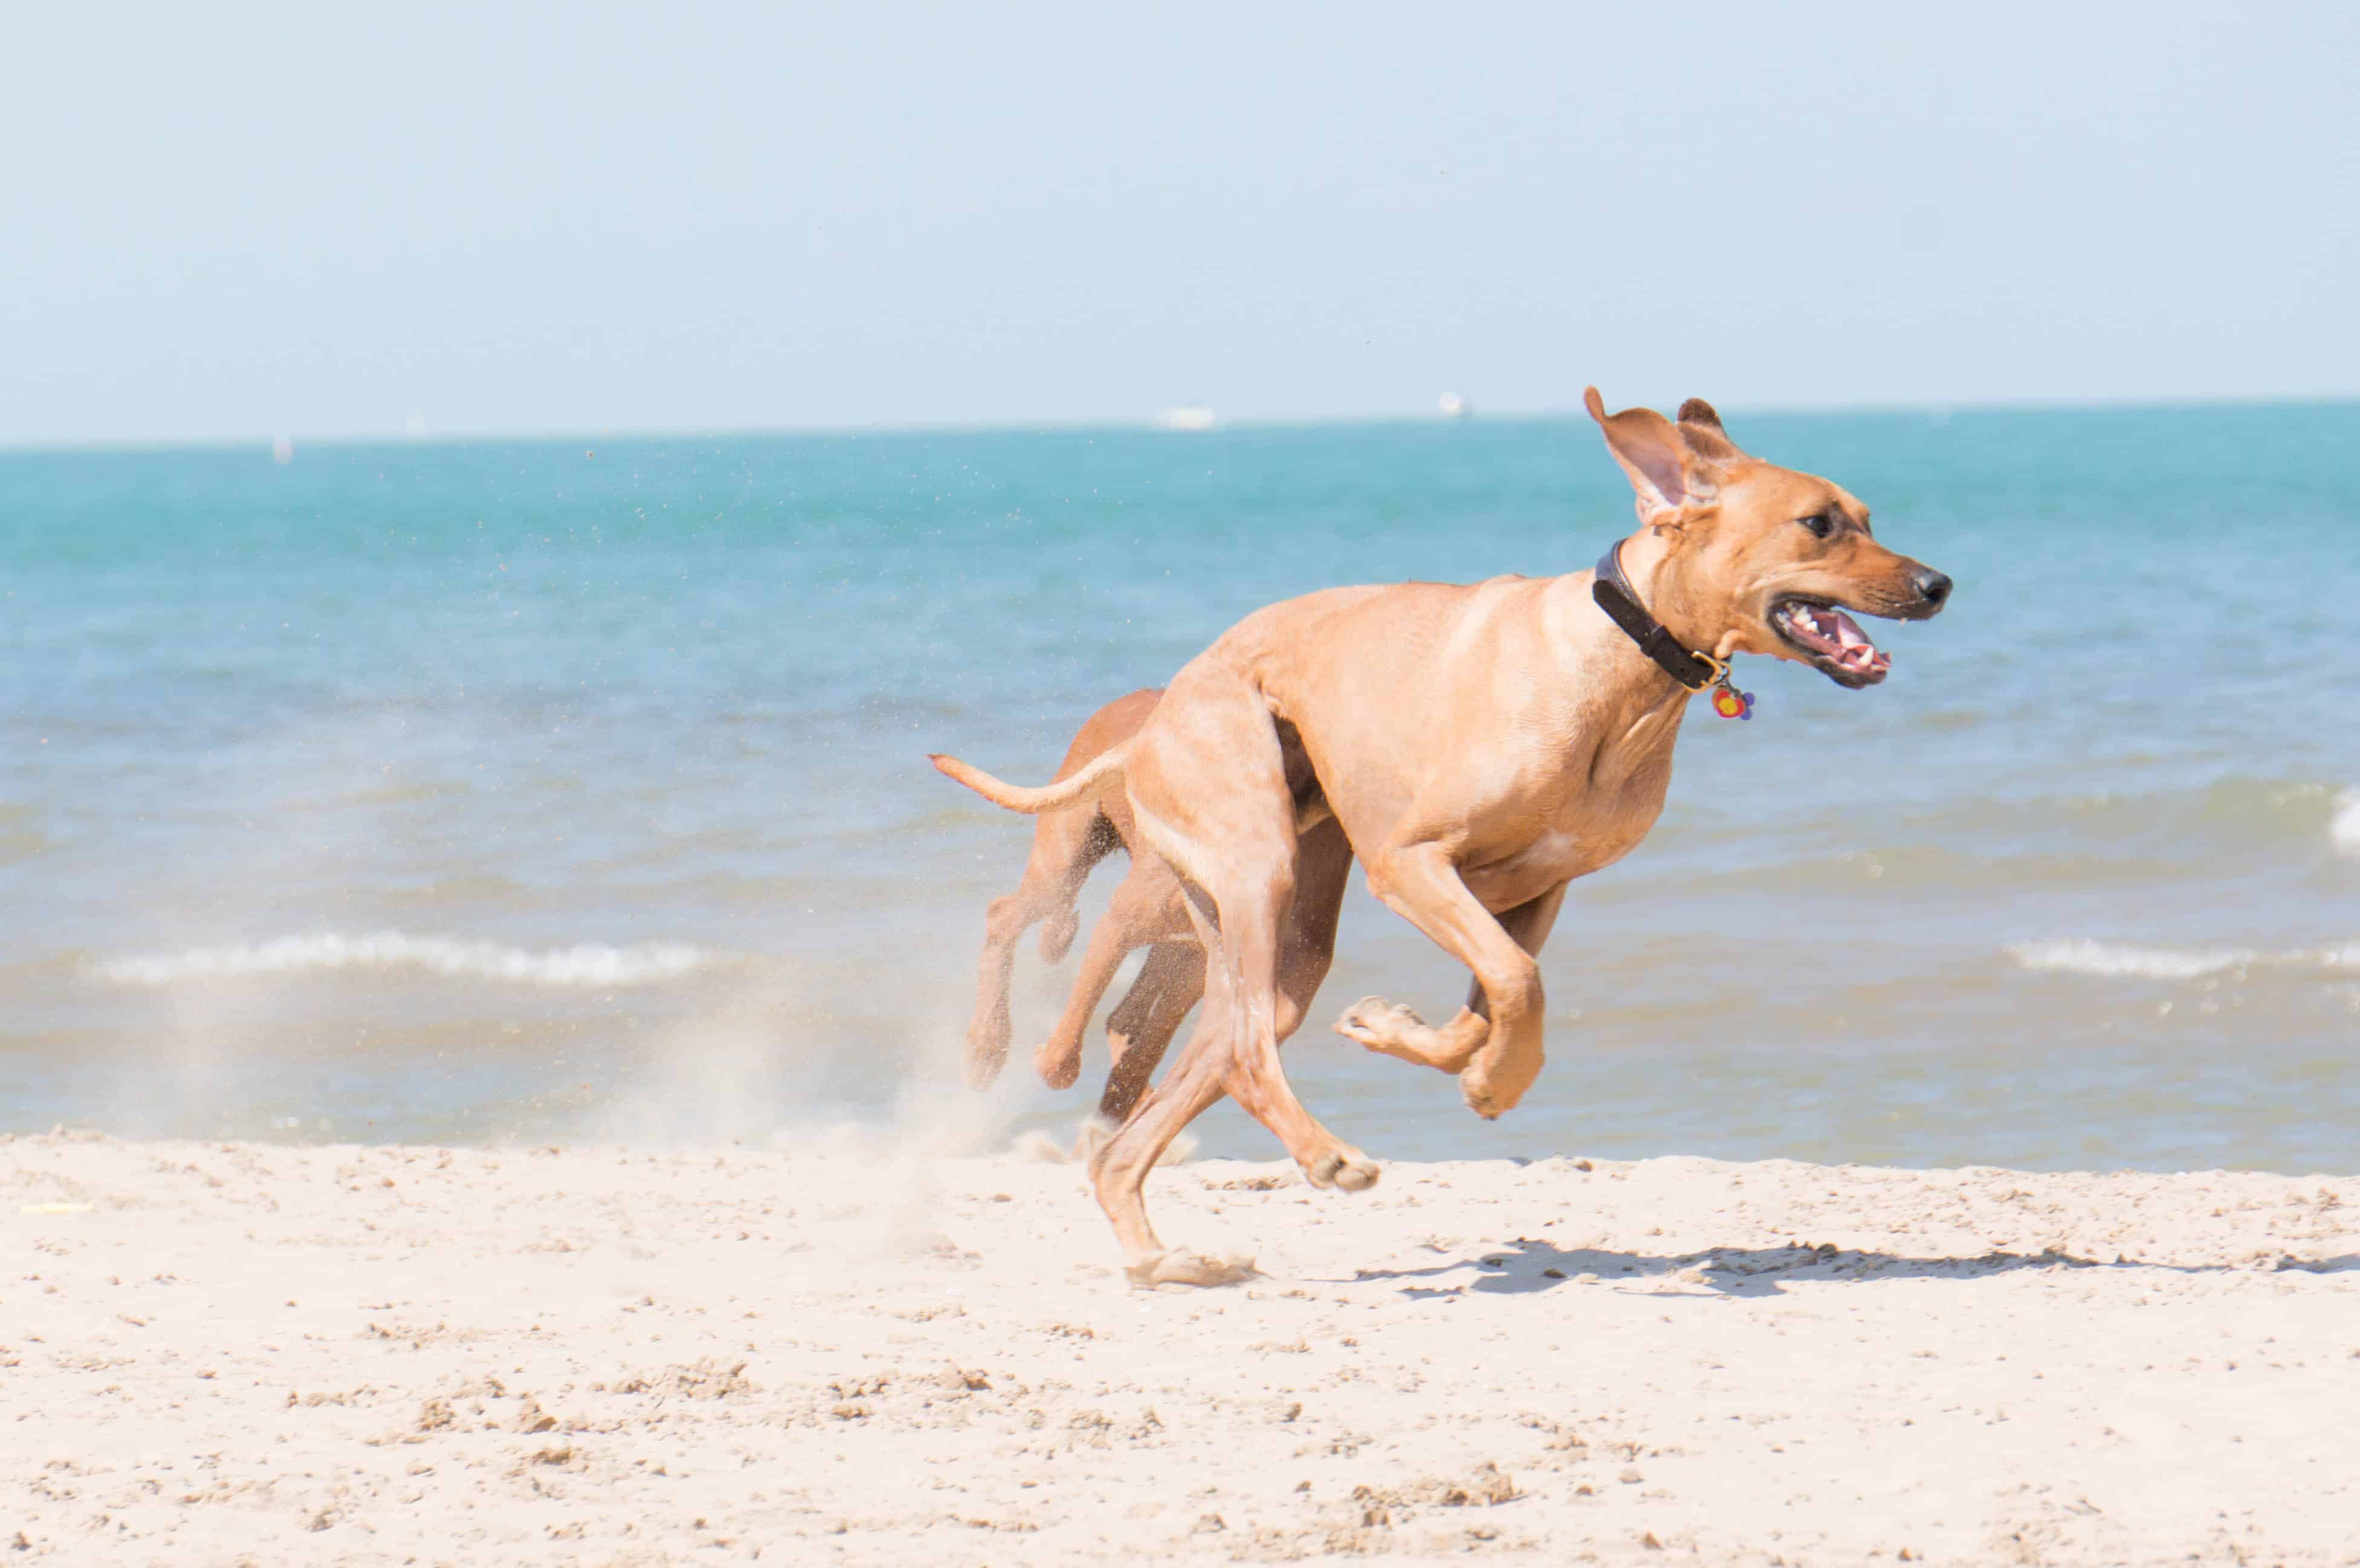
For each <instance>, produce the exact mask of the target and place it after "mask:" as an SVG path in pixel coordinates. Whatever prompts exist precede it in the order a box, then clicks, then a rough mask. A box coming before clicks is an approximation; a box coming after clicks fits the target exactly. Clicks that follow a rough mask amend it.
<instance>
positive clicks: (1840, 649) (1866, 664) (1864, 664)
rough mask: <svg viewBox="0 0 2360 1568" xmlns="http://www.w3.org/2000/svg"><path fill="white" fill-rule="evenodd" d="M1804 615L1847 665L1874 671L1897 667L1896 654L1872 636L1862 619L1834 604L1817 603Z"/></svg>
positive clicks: (1837, 658) (1807, 623) (1835, 656)
mask: <svg viewBox="0 0 2360 1568" xmlns="http://www.w3.org/2000/svg"><path fill="white" fill-rule="evenodd" d="M1800 618H1801V620H1802V622H1803V624H1804V625H1805V626H1807V627H1808V629H1809V630H1810V631H1811V633H1812V634H1813V635H1814V636H1815V637H1818V638H1819V640H1820V641H1822V642H1824V643H1827V644H1829V645H1830V647H1829V648H1828V650H1827V651H1828V653H1829V655H1830V657H1831V658H1833V659H1835V661H1836V662H1837V663H1839V664H1841V665H1843V666H1844V667H1845V668H1847V669H1850V670H1866V671H1874V670H1890V669H1891V668H1892V667H1893V659H1892V657H1891V656H1890V655H1889V654H1887V653H1885V650H1884V649H1882V648H1878V647H1877V646H1876V645H1875V644H1874V643H1873V642H1871V641H1869V640H1868V634H1867V633H1866V632H1863V631H1862V630H1861V629H1860V623H1859V622H1858V621H1855V620H1853V619H1852V617H1851V616H1850V615H1845V614H1844V613H1843V612H1842V611H1841V610H1839V609H1837V608H1835V607H1834V606H1833V605H1825V606H1817V605H1815V606H1813V607H1811V608H1809V609H1807V610H1805V611H1804V612H1803V613H1802V615H1801V617H1800Z"/></svg>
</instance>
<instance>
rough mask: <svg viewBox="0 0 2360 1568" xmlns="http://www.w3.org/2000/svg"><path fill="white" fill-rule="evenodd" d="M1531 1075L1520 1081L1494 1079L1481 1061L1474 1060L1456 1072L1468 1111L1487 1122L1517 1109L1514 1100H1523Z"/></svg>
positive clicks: (1531, 1080)
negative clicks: (1474, 1061) (1464, 1068)
mask: <svg viewBox="0 0 2360 1568" xmlns="http://www.w3.org/2000/svg"><path fill="white" fill-rule="evenodd" d="M1534 1076H1535V1074H1526V1075H1524V1081H1523V1082H1522V1083H1517V1082H1514V1081H1513V1080H1508V1079H1503V1078H1494V1077H1493V1076H1492V1075H1491V1073H1487V1072H1485V1071H1484V1069H1483V1067H1482V1064H1481V1063H1480V1062H1478V1063H1473V1064H1470V1066H1469V1067H1468V1068H1467V1069H1466V1070H1465V1071H1464V1072H1462V1073H1459V1096H1460V1097H1461V1098H1463V1099H1464V1100H1465V1101H1466V1102H1467V1108H1468V1109H1469V1110H1470V1111H1473V1112H1474V1113H1475V1114H1476V1115H1477V1116H1481V1117H1482V1118H1483V1119H1484V1120H1485V1121H1487V1122H1488V1121H1496V1120H1498V1119H1499V1118H1500V1117H1501V1116H1502V1115H1504V1114H1505V1113H1507V1112H1509V1111H1513V1110H1514V1109H1515V1108H1516V1102H1517V1101H1519V1100H1522V1099H1523V1098H1524V1091H1525V1090H1527V1089H1529V1088H1531V1087H1532V1086H1533V1077H1534Z"/></svg>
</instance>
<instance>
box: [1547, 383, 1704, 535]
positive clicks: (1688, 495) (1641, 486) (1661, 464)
mask: <svg viewBox="0 0 2360 1568" xmlns="http://www.w3.org/2000/svg"><path fill="white" fill-rule="evenodd" d="M1691 402H1692V403H1693V400H1691ZM1581 403H1582V407H1584V408H1588V409H1589V410H1590V418H1591V419H1596V420H1597V421H1598V428H1599V429H1600V430H1603V431H1605V432H1606V450H1607V451H1608V452H1612V453H1613V454H1614V461H1615V462H1617V463H1621V464H1622V472H1623V473H1625V474H1629V475H1630V476H1631V488H1632V489H1633V490H1634V491H1636V492H1638V495H1639V516H1640V518H1641V520H1643V521H1647V522H1652V521H1654V520H1655V517H1656V516H1657V515H1658V514H1660V513H1664V512H1676V511H1677V510H1679V509H1680V508H1681V507H1683V506H1701V505H1704V504H1705V503H1707V502H1710V500H1712V498H1713V497H1714V496H1715V495H1718V494H1719V493H1720V488H1721V473H1720V465H1721V460H1720V457H1719V453H1718V452H1708V451H1706V450H1704V449H1705V447H1706V446H1707V445H1708V444H1710V445H1712V446H1715V447H1720V448H1726V449H1727V450H1728V451H1729V452H1731V453H1732V454H1734V453H1735V452H1736V451H1737V449H1736V448H1735V447H1732V446H1730V444H1729V439H1728V438H1727V437H1726V436H1722V435H1721V434H1720V433H1719V432H1720V430H1721V419H1720V418H1719V416H1717V415H1716V416H1715V417H1714V419H1713V421H1712V425H1711V428H1710V430H1707V429H1706V428H1704V427H1703V426H1702V425H1701V424H1699V426H1698V428H1697V430H1696V431H1695V432H1694V433H1693V434H1692V433H1691V432H1690V431H1689V430H1688V428H1687V427H1686V426H1685V425H1675V424H1673V423H1672V421H1671V420H1669V419H1666V418H1664V416H1663V415H1661V414H1658V413H1657V412H1655V409H1653V408H1625V409H1623V410H1622V412H1621V413H1619V414H1609V413H1608V412H1607V411H1606V400H1605V399H1604V398H1602V397H1599V395H1598V388H1597V387H1589V388H1587V389H1585V390H1584V391H1583V393H1582V395H1581ZM1703 407H1704V411H1705V412H1706V413H1708V414H1711V413H1712V409H1711V408H1710V405H1704V406H1703ZM1680 411H1681V413H1683V414H1686V413H1687V412H1688V408H1682V409H1681V410H1680Z"/></svg>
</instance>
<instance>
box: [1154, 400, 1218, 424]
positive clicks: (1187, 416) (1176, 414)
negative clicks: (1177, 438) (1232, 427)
mask: <svg viewBox="0 0 2360 1568" xmlns="http://www.w3.org/2000/svg"><path fill="white" fill-rule="evenodd" d="M1219 422H1220V421H1219V419H1218V418H1217V417H1216V416H1215V414H1214V413H1213V410H1212V409H1210V408H1207V407H1205V405H1204V404H1202V403H1183V404H1181V405H1180V406H1179V407H1178V408H1166V409H1164V412H1162V413H1160V414H1158V415H1156V416H1155V428H1156V429H1157V430H1211V429H1212V428H1213V427H1214V426H1215V425H1216V424H1218V423H1219Z"/></svg>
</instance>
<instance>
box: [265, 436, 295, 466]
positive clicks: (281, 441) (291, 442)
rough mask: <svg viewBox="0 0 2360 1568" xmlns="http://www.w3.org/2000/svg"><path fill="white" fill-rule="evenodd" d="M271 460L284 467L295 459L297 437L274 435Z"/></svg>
mask: <svg viewBox="0 0 2360 1568" xmlns="http://www.w3.org/2000/svg"><path fill="white" fill-rule="evenodd" d="M270 461H271V462H273V463H277V464H279V467H281V468H284V467H286V466H287V465H288V464H289V463H292V462H294V461H295V438H294V437H293V436H273V437H272V438H271V440H270Z"/></svg>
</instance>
